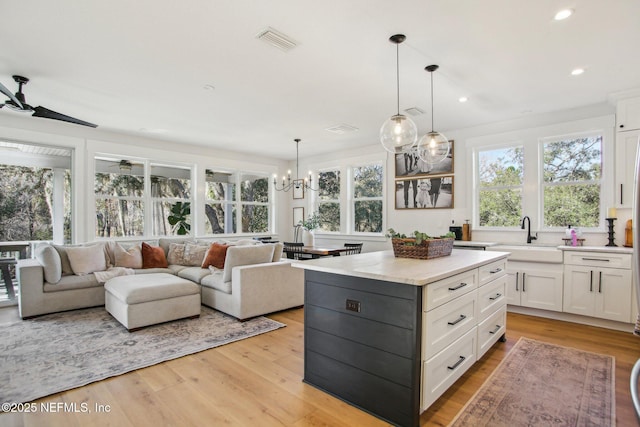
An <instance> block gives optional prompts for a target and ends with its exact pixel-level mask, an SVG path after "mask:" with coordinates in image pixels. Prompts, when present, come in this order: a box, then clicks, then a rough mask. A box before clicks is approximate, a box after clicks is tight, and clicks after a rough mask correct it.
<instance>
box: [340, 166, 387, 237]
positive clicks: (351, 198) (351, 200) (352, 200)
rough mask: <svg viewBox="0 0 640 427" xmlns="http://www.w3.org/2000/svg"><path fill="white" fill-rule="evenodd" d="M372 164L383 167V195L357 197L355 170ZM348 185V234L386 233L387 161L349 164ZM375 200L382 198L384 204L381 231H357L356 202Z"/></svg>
mask: <svg viewBox="0 0 640 427" xmlns="http://www.w3.org/2000/svg"><path fill="white" fill-rule="evenodd" d="M372 165H379V166H380V167H381V169H382V182H381V183H380V185H381V186H382V189H381V193H382V194H381V195H380V196H376V197H356V196H355V182H354V180H355V173H354V170H355V169H356V168H362V167H367V166H372ZM347 176H348V181H347V182H348V185H347V191H348V194H347V197H348V206H349V209H348V210H349V217H348V219H347V220H348V223H347V224H348V227H349V231H348V233H347V234H351V235H357V236H381V235H384V233H385V230H386V223H387V213H386V212H387V210H386V207H387V202H386V198H387V194H386V193H387V192H386V177H387V174H386V162H385V161H383V160H371V161H368V162H361V163H353V164H350V165H349V166H348V173H347ZM375 200H380V201H381V202H382V206H381V217H382V221H381V222H382V224H381V225H380V232H375V231H356V229H355V226H356V222H355V221H356V215H355V210H356V207H355V205H356V202H358V201H375Z"/></svg>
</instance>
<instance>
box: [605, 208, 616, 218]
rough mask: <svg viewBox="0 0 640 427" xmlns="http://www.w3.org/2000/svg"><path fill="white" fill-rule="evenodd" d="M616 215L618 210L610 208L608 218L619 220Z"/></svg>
mask: <svg viewBox="0 0 640 427" xmlns="http://www.w3.org/2000/svg"><path fill="white" fill-rule="evenodd" d="M616 213H617V212H616V208H609V209H608V210H607V218H617V217H616Z"/></svg>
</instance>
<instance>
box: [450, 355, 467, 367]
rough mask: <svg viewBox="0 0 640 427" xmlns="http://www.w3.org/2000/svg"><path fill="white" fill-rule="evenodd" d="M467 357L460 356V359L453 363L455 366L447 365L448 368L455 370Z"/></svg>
mask: <svg viewBox="0 0 640 427" xmlns="http://www.w3.org/2000/svg"><path fill="white" fill-rule="evenodd" d="M465 359H466V357H464V356H460V358H459V359H458V361H457V362H456V363H454V364H453V366H447V369H451V370H452V371H453V370H454V369H456V368H457V367H458V366H460V364H461V363H462V362H464V360H465Z"/></svg>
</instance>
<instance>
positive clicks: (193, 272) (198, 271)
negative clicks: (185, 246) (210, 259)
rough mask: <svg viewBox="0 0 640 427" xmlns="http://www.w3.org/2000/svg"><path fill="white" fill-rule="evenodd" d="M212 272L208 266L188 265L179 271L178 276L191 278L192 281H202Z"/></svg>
mask: <svg viewBox="0 0 640 427" xmlns="http://www.w3.org/2000/svg"><path fill="white" fill-rule="evenodd" d="M209 274H211V272H210V271H209V269H208V268H201V267H187V268H184V269H182V270H180V271H178V277H182V278H183V279H188V280H191V281H192V282H196V283H200V281H201V280H202V278H203V277H205V276H208V275H209Z"/></svg>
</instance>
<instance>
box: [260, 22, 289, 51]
mask: <svg viewBox="0 0 640 427" xmlns="http://www.w3.org/2000/svg"><path fill="white" fill-rule="evenodd" d="M256 38H257V39H260V40H262V41H263V42H265V43H269V44H270V45H271V46H275V47H277V48H278V49H280V50H282V51H285V52H288V51H290V50H291V49H293V48H294V47H296V46H297V45H298V44H297V43H296V42H295V41H293V39H291V38H290V37H289V36H287V35H285V34H282V33H281V32H280V31H277V30H274V29H273V28H271V27H267V28H265V29H264V30H262V31H260V32H259V33H258V34H257V35H256Z"/></svg>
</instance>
